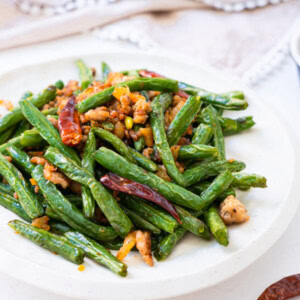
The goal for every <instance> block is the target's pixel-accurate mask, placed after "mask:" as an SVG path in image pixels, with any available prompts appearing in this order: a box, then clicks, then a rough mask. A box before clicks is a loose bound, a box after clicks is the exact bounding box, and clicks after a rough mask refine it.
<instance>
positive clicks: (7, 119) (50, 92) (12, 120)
mask: <svg viewBox="0 0 300 300" xmlns="http://www.w3.org/2000/svg"><path fill="white" fill-rule="evenodd" d="M55 96H56V88H55V87H53V86H49V87H48V88H47V89H45V90H44V91H43V93H42V94H40V95H38V96H37V97H32V98H30V103H31V104H32V105H33V106H36V107H38V108H40V107H42V106H43V105H44V104H46V103H48V102H49V101H51V100H53V99H54V98H55ZM24 119H25V117H24V116H23V114H22V111H21V109H20V107H19V106H17V107H15V108H14V109H13V110H12V111H11V112H9V113H8V114H6V115H5V116H4V117H2V118H1V119H0V132H4V131H6V130H7V129H8V128H9V127H11V126H13V125H15V124H18V123H19V122H20V121H22V120H24Z"/></svg>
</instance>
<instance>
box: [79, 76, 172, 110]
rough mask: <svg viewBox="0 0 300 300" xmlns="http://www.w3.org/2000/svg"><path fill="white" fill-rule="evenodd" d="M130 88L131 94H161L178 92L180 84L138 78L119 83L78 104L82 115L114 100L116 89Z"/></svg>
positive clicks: (168, 80)
mask: <svg viewBox="0 0 300 300" xmlns="http://www.w3.org/2000/svg"><path fill="white" fill-rule="evenodd" d="M119 86H128V87H129V89H130V91H131V92H138V91H141V90H150V91H161V92H177V91H178V83H177V81H175V80H171V79H164V78H136V79H133V80H129V81H125V82H122V83H119V84H117V85H115V86H112V87H110V88H107V89H105V90H104V91H101V92H99V93H97V94H95V95H93V96H91V97H89V98H87V99H85V100H83V101H82V102H80V103H78V104H77V109H78V111H79V112H80V113H85V112H86V111H88V110H89V109H91V108H94V107H97V106H101V105H103V104H104V103H106V102H108V101H110V100H112V99H113V95H112V94H113V91H114V90H115V87H119Z"/></svg>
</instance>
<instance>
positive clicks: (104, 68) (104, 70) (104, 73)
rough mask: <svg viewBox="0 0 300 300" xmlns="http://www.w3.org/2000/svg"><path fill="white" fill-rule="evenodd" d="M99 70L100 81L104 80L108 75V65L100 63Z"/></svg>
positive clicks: (109, 70) (109, 69)
mask: <svg viewBox="0 0 300 300" xmlns="http://www.w3.org/2000/svg"><path fill="white" fill-rule="evenodd" d="M101 71H102V78H101V79H102V81H105V80H106V79H107V77H108V74H109V73H110V72H111V68H110V66H109V65H108V64H107V63H106V62H104V61H103V62H102V63H101Z"/></svg>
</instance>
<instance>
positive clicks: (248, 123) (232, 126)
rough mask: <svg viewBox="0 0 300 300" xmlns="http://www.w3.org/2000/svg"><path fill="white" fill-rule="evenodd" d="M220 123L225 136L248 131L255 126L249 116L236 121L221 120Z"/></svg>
mask: <svg viewBox="0 0 300 300" xmlns="http://www.w3.org/2000/svg"><path fill="white" fill-rule="evenodd" d="M220 123H221V126H222V128H223V133H224V135H225V136H229V135H233V134H238V133H240V132H242V131H245V130H247V129H250V128H251V127H253V126H254V125H255V122H254V121H253V117H251V116H248V117H242V118H238V119H236V120H233V119H230V118H221V120H220Z"/></svg>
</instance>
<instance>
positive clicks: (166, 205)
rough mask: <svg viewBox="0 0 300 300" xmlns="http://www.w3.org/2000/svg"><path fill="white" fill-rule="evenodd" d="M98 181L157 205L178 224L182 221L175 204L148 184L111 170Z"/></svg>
mask: <svg viewBox="0 0 300 300" xmlns="http://www.w3.org/2000/svg"><path fill="white" fill-rule="evenodd" d="M100 181H101V183H103V184H104V185H105V186H107V187H108V188H109V189H111V190H114V191H119V192H122V193H126V194H129V195H134V196H138V197H140V198H143V199H145V200H148V201H151V202H153V203H155V204H157V205H159V206H160V207H162V208H163V209H165V210H166V211H168V212H169V213H170V214H171V215H172V216H173V217H174V218H175V219H176V220H177V221H178V222H179V223H180V224H181V223H182V222H181V220H180V217H179V215H178V212H177V210H176V208H175V206H174V205H173V204H172V203H171V202H169V201H168V200H167V199H166V198H165V197H163V196H161V195H160V194H158V193H157V192H156V191H154V190H152V189H151V188H149V187H148V186H146V185H144V184H141V183H138V182H135V181H132V180H130V179H127V178H124V177H121V176H119V175H117V174H114V173H111V172H109V173H108V174H106V175H104V176H103V177H101V179H100Z"/></svg>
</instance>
